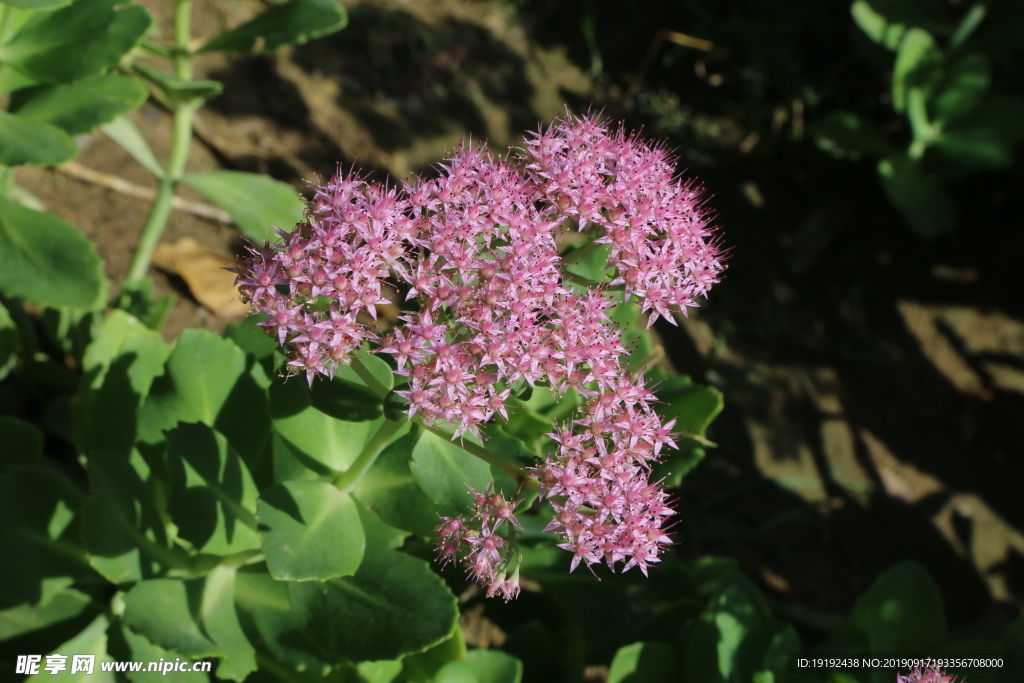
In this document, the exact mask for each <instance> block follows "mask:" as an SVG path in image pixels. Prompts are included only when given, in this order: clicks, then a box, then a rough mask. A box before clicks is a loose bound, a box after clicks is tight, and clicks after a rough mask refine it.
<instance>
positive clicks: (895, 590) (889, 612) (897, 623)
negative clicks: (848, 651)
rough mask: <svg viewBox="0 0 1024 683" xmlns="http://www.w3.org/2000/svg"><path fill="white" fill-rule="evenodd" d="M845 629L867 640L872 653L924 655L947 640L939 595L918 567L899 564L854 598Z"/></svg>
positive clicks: (909, 563)
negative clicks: (921, 653) (915, 653)
mask: <svg viewBox="0 0 1024 683" xmlns="http://www.w3.org/2000/svg"><path fill="white" fill-rule="evenodd" d="M848 628H849V629H850V630H852V631H853V632H855V633H858V634H860V635H862V636H864V637H865V638H867V641H868V643H869V647H870V652H871V653H885V652H927V651H929V650H931V649H932V648H935V647H937V646H939V645H940V644H941V643H943V642H944V641H945V638H946V617H945V613H944V612H943V607H942V595H941V594H940V593H939V589H938V586H936V585H935V582H934V581H933V580H932V578H931V576H929V575H928V572H927V571H925V569H924V568H923V567H921V565H919V564H917V563H916V562H909V561H908V562H901V563H899V564H897V565H895V566H894V567H892V568H890V569H888V570H886V571H885V572H883V573H882V574H881V575H880V576H878V578H876V579H875V580H874V581H873V582H872V583H871V586H869V587H868V589H867V591H865V592H864V593H863V594H862V595H861V596H860V597H859V598H858V599H857V602H856V603H855V604H854V606H853V610H852V611H851V612H850V619H849V623H848Z"/></svg>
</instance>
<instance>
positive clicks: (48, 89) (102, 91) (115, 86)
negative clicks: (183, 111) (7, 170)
mask: <svg viewBox="0 0 1024 683" xmlns="http://www.w3.org/2000/svg"><path fill="white" fill-rule="evenodd" d="M146 95H147V92H146V88H145V87H143V85H142V84H141V83H139V82H138V81H137V80H136V79H134V78H128V77H126V76H119V75H118V74H104V75H103V76H95V77H93V78H88V79H85V80H81V81H76V82H74V83H69V84H67V85H41V86H37V87H35V88H25V89H24V90H19V91H18V92H16V93H15V94H14V95H13V96H12V97H11V105H10V111H11V112H13V113H15V114H17V116H18V118H20V119H22V120H26V121H35V122H39V123H48V124H50V125H52V126H57V127H58V128H60V129H62V130H64V131H65V132H67V133H70V134H71V135H78V134H80V133H88V132H89V131H91V130H93V129H94V128H96V127H97V126H99V125H100V124H103V123H107V122H108V121H113V120H114V119H115V118H117V117H118V116H120V115H121V114H124V113H125V112H128V111H132V110H133V109H136V108H138V107H139V106H140V105H141V104H142V103H143V102H145V100H146Z"/></svg>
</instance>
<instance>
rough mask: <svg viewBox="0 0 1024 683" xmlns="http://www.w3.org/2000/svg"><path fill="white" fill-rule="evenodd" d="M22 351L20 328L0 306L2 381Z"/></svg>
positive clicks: (0, 363)
mask: <svg viewBox="0 0 1024 683" xmlns="http://www.w3.org/2000/svg"><path fill="white" fill-rule="evenodd" d="M20 350H21V336H20V335H19V334H18V326H17V325H16V324H15V323H14V319H13V318H11V314H10V313H9V312H8V311H7V308H6V307H5V306H4V305H3V304H0V381H2V380H3V379H4V377H6V376H7V375H8V373H10V371H11V370H12V369H13V368H14V366H15V365H16V364H17V362H18V352H19V351H20ZM0 420H2V418H0ZM2 467H3V465H2V464H0V468H2Z"/></svg>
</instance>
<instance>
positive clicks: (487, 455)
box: [413, 415, 540, 491]
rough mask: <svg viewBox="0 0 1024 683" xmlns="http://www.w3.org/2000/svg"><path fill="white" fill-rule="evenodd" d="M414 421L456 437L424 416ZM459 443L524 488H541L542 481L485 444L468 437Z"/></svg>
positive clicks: (440, 434) (432, 430) (441, 433)
mask: <svg viewBox="0 0 1024 683" xmlns="http://www.w3.org/2000/svg"><path fill="white" fill-rule="evenodd" d="M413 422H415V423H416V424H418V425H420V426H421V427H423V428H424V429H426V430H427V431H430V432H433V433H434V434H437V435H438V436H439V437H441V438H442V439H446V440H447V441H452V440H453V439H454V438H455V437H454V436H453V435H452V433H451V432H449V431H448V430H445V429H439V428H437V427H428V426H427V425H425V424H423V420H422V418H420V416H419V415H417V416H416V417H415V418H413ZM458 444H459V447H460V448H461V449H462V450H464V451H466V452H467V453H469V454H470V455H475V456H476V457H478V458H480V459H481V460H483V461H484V462H485V463H487V464H488V465H493V466H494V467H497V468H498V469H499V470H501V471H502V472H504V473H505V474H507V475H508V476H509V477H511V478H512V479H515V480H516V481H517V482H518V483H520V484H521V485H522V486H523V488H527V489H531V490H533V491H539V490H540V482H538V481H537V480H536V479H535V478H534V477H532V476H530V475H529V474H528V473H527V472H526V470H524V469H522V468H521V467H516V466H515V465H513V464H512V463H510V462H509V461H508V460H505V459H504V458H502V457H500V456H497V455H495V454H494V453H491V452H490V451H489V450H487V449H486V448H484V447H483V446H479V445H477V444H475V443H473V442H472V441H467V440H466V439H459V441H458Z"/></svg>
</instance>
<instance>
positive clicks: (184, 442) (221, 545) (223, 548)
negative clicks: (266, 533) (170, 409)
mask: <svg viewBox="0 0 1024 683" xmlns="http://www.w3.org/2000/svg"><path fill="white" fill-rule="evenodd" d="M167 466H168V468H169V470H170V482H169V484H170V487H169V488H170V492H169V506H168V508H169V511H170V513H171V519H173V520H174V523H175V524H176V525H177V527H178V537H179V538H180V539H183V540H185V541H187V542H188V543H190V544H191V545H192V548H193V549H194V550H196V551H197V552H204V553H211V554H214V555H232V554H235V553H240V552H243V551H246V550H252V549H255V548H259V547H260V539H259V537H258V536H257V534H256V496H257V494H258V492H257V490H256V485H255V484H254V483H253V480H252V475H251V474H249V468H248V467H246V465H245V463H244V462H242V459H241V458H240V457H239V456H238V454H237V453H236V452H235V450H234V449H233V448H231V446H230V445H228V442H227V439H225V438H224V437H223V436H222V435H220V434H218V433H216V432H215V431H213V430H212V429H210V427H208V426H206V425H204V424H201V423H199V424H187V423H180V424H179V425H178V426H177V427H176V428H175V429H173V430H171V431H170V432H168V433H167Z"/></svg>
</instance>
